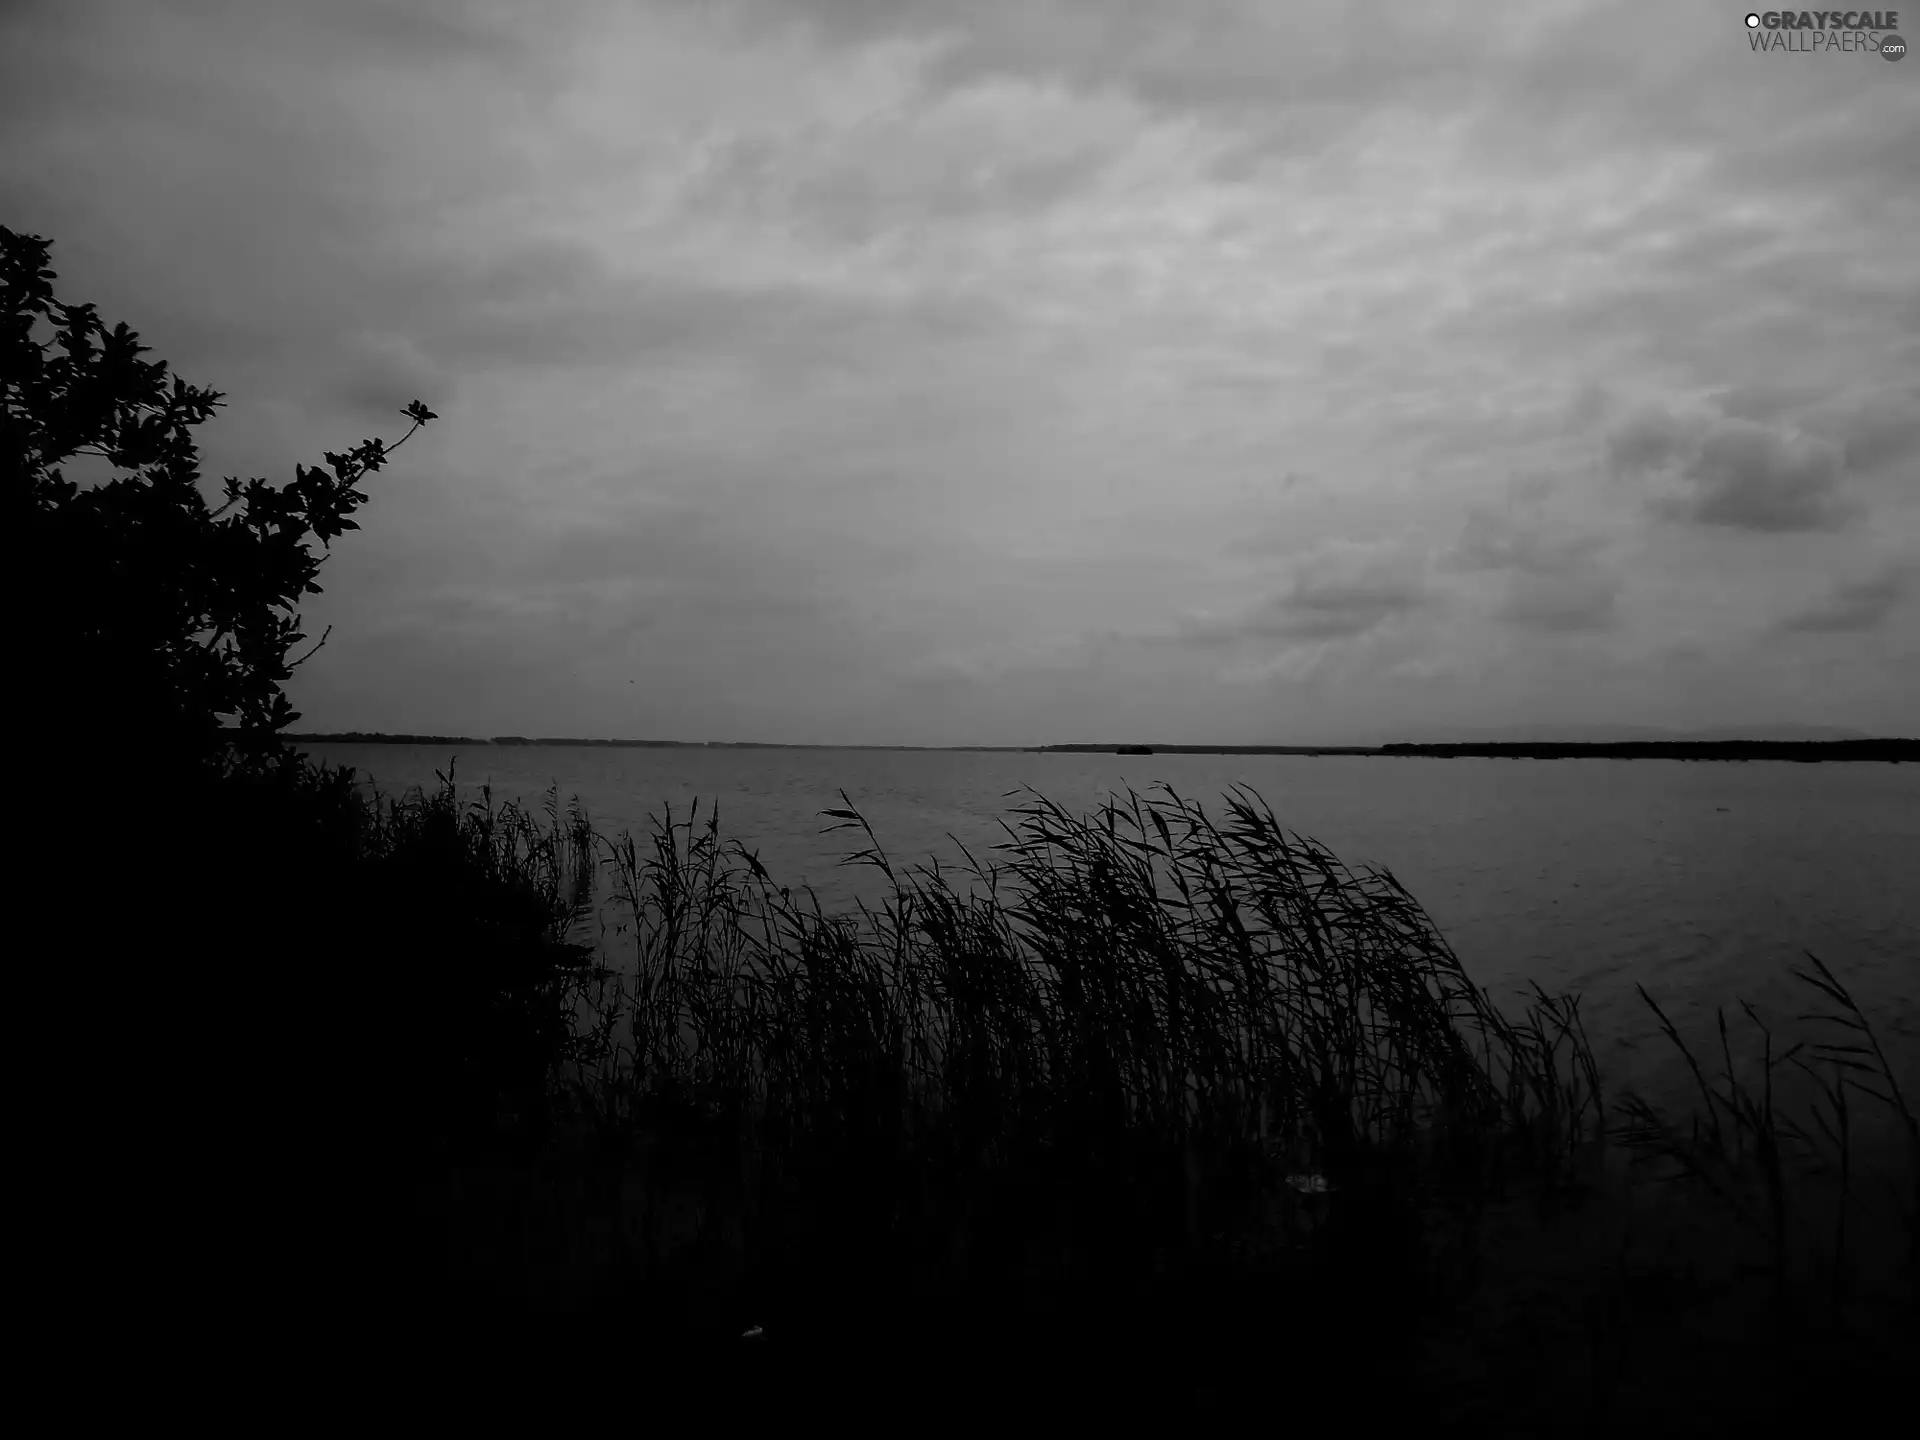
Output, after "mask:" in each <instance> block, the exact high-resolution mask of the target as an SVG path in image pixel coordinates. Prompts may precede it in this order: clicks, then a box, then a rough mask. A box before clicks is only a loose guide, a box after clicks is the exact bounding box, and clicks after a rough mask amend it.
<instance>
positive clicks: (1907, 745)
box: [1039, 740, 1920, 764]
mask: <svg viewBox="0 0 1920 1440" xmlns="http://www.w3.org/2000/svg"><path fill="white" fill-rule="evenodd" d="M1039 748H1040V749H1041V750H1042V751H1046V752H1055V753H1061V754H1079V755H1088V754H1092V755H1098V754H1113V755H1154V754H1159V755H1413V756H1430V757H1434V758H1438V759H1442V760H1451V759H1455V758H1468V757H1475V758H1481V759H1501V760H1793V761H1798V762H1800V763H1803V764H1810V763H1815V762H1818V761H1822V760H1875V761H1882V762H1886V761H1891V762H1893V763H1895V764H1898V763H1900V762H1901V761H1905V760H1914V761H1920V740H1623V741H1618V742H1615V743H1612V744H1590V745H1582V744H1572V743H1561V744H1555V743H1546V744H1528V743H1524V742H1514V741H1495V742H1490V743H1486V744H1477V745H1476V744H1458V745H1414V744H1390V745H1377V746H1366V745H1151V746H1149V745H1042V746H1040V747H1039Z"/></svg>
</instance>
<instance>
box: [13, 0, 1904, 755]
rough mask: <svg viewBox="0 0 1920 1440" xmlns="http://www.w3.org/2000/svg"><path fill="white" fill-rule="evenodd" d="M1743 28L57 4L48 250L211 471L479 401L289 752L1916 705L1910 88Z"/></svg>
mask: <svg viewBox="0 0 1920 1440" xmlns="http://www.w3.org/2000/svg"><path fill="white" fill-rule="evenodd" d="M1744 13H1745V12H1744V11H1738V10H1734V9H1728V8H1724V7H1721V6H1717V5H1706V4H1699V3H1692V0H1689V3H1687V4H1683V5H1673V6H1649V5H1645V4H1602V3H1596V4H1582V3H1559V0H1515V3H1512V4H1502V3H1491V0H1490V3H1484V4H1458V5H1455V4H1439V3H1434V4H1419V5H1410V4H1396V5H1391V6H1389V5H1385V4H1374V3H1369V4H1345V5H1336V6H1329V5H1323V4H1321V5H1307V4H1299V5H1294V4H1285V3H1275V0H1264V3H1256V0H1205V3H1202V0H1179V3H1175V0H1167V3H1165V4H1160V5H1146V4H1139V5H1124V6H1123V5H1116V4H1112V3H1107V0H1003V3H1002V0H995V3H981V4H962V3H958V0H940V3H933V0H922V3H904V0H753V3H738V4H732V5H713V4H706V3H700V4H696V3H693V0H685V3H657V4H645V3H620V4H613V3H598V4H567V3H554V4H550V5H542V6H529V5H509V4H498V5H494V4H455V3H450V0H328V3H325V4H295V3H288V0H244V3H241V0H235V3H224V0H126V3H104V0H58V3H51V0H46V3H39V4H33V3H15V4H12V5H10V6H8V7H6V8H5V9H4V10H0V141H3V142H4V143H0V223H5V224H7V225H9V226H10V227H12V228H14V229H16V230H24V231H27V232H30V233H36V234H41V235H46V236H48V237H50V238H51V239H52V240H53V241H54V242H55V243H54V251H53V257H54V268H55V269H56V270H57V271H58V272H59V276H60V279H59V282H58V285H57V291H58V293H59V295H60V298H62V299H64V300H67V301H69V302H79V301H92V302H95V303H97V304H98V305H99V306H100V309H101V314H102V316H103V318H105V319H106V320H107V321H108V323H109V324H111V323H113V322H116V321H119V320H125V321H126V322H127V323H128V324H130V325H132V326H133V327H134V328H135V329H136V330H138V331H139V332H140V333H141V335H142V337H143V339H144V340H145V341H146V342H147V343H148V344H150V345H152V346H153V347H154V354H155V356H156V357H159V358H164V359H166V360H168V361H169V362H171V364H172V365H173V367H174V369H175V370H176V371H178V372H179V373H180V374H182V375H183V376H185V377H186V378H187V379H188V380H189V381H191V382H193V383H196V384H205V385H212V386H214V387H215V388H218V389H220V390H223V391H225V392H226V393H227V395H228V408H227V410H226V411H224V412H223V413H222V415H221V418H220V419H218V420H217V421H215V422H214V423H212V424H210V425H208V426H206V427H204V428H203V429H202V431H201V432H200V433H201V437H202V444H203V451H204V454H205V456H206V462H207V463H206V469H207V473H208V475H209V480H210V488H211V486H212V485H213V484H214V483H215V482H217V479H218V477H219V476H221V475H225V474H245V475H265V476H267V477H268V478H270V479H273V480H276V481H285V480H288V479H291V478H292V473H293V465H294V463H295V462H296V461H300V462H306V463H312V462H315V461H317V460H318V459H319V457H320V453H321V451H322V450H324V449H341V448H345V447H346V446H347V445H350V444H352V443H354V442H356V441H358V440H360V439H362V438H365V437H366V436H367V435H370V434H381V435H384V436H386V437H387V438H389V439H391V438H394V437H395V436H397V435H398V434H399V433H400V431H401V430H403V429H404V422H403V421H401V420H400V419H399V417H398V415H397V414H396V413H395V412H397V411H398V410H399V408H400V407H401V406H402V405H404V404H405V403H406V402H408V401H409V400H412V399H415V398H418V399H421V400H423V401H425V402H426V403H427V404H428V405H430V406H431V407H432V408H433V409H434V410H436V411H437V412H438V413H439V414H440V416H441V419H440V420H439V421H438V422H437V423H435V424H434V425H432V426H430V427H429V428H428V429H427V430H426V431H424V432H422V433H421V434H420V435H419V436H417V437H416V438H415V439H414V440H413V441H411V442H410V443H409V445H408V446H407V448H406V449H404V450H402V451H401V452H400V454H399V455H398V456H397V457H396V459H395V461H394V463H393V465H392V466H391V467H389V468H388V469H387V470H386V471H384V472H383V473H382V474H381V475H380V476H379V477H376V482H375V483H374V484H372V485H371V486H370V487H369V488H370V491H371V493H372V496H373V499H372V502H371V504H370V506H369V507H368V508H367V510H366V512H365V513H364V514H363V515H362V517H361V519H362V523H363V526H364V528H363V530H362V531H361V532H359V533H358V534H355V535H351V536H349V537H347V540H346V542H345V543H343V544H341V545H340V546H338V547H337V548H336V551H335V558H334V559H332V560H330V561H329V562H328V565H327V567H326V569H325V571H324V573H323V576H322V580H323V583H324V584H325V585H326V587H327V589H326V593H325V594H324V595H322V596H319V597H315V599H314V600H313V602H312V604H311V606H310V608H309V610H308V612H307V619H308V622H309V626H308V628H309V629H310V630H312V631H313V632H314V633H318V630H319V628H320V627H322V626H324V625H326V624H329V623H331V624H332V625H333V626H334V630H333V636H332V639H331V640H330V641H329V643H328V645H327V648H326V649H325V650H324V651H323V652H321V654H320V656H319V657H318V658H316V659H315V661H314V662H313V663H312V664H310V665H308V666H306V667H305V668H304V669H303V670H302V671H301V672H300V674H299V676H298V678H297V681H296V683H295V685H294V687H293V692H294V698H295V701H296V704H297V705H298V707H299V708H301V709H302V710H303V711H304V712H305V715H304V718H303V720H302V722H301V725H300V727H299V728H302V729H346V728H359V729H385V730H410V731H433V732H452V733H462V734H479V735H487V734H495V733H508V732H512V733H523V734H596V735H626V736H659V737H671V738H682V739H721V740H732V739H758V740H791V741H801V742H809V741H827V742H831V741H846V742H881V743H888V742H898V743H909V744H943V743H983V744H1025V743H1044V742H1048V741H1055V740H1072V739H1109V738H1131V737H1135V736H1140V737H1150V738H1156V739H1161V740H1165V741H1168V742H1177V741H1189V742H1195V743H1204V742H1221V743H1235V742H1238V743H1259V742H1276V743H1281V742H1286V741H1289V740H1301V741H1318V740H1337V739H1341V738H1361V737H1371V736H1378V735H1383V734H1386V735H1392V734H1406V735H1410V736H1417V732H1418V731H1419V730H1420V728H1421V727H1422V726H1429V725H1430V726H1442V725H1444V726H1459V725H1471V724H1485V725H1489V726H1494V725H1502V726H1504V725H1511V724H1516V723H1523V722H1525V723H1531V722H1538V723H1543V724H1568V723H1576V722H1586V721H1592V722H1595V723H1609V724H1649V725H1676V726H1725V725H1738V724H1742V723H1762V724H1764V723H1772V722H1780V721H1797V722H1802V723H1810V724H1831V725H1844V726H1851V727H1855V728H1858V729H1862V730H1867V731H1870V732H1874V733H1895V734H1913V733H1915V732H1916V731H1917V730H1920V581H1916V575H1920V569H1916V566H1917V565H1920V279H1916V274H1917V272H1916V267H1915V265H1914V262H1913V258H1912V257H1913V252H1914V244H1913V237H1914V236H1915V235H1920V198H1917V197H1920V191H1917V189H1916V185H1915V181H1916V179H1920V158H1916V157H1920V62H1911V61H1909V62H1906V63H1901V64H1889V63H1887V62H1885V61H1884V60H1882V59H1881V58H1880V57H1879V56H1877V55H1874V54H1871V53H1867V52H1862V53H1855V54H1779V53H1774V54H1755V53H1753V52H1752V51H1751V50H1750V48H1749V45H1748V39H1747V31H1746V29H1745V26H1744V25H1743V23H1742V19H1741V17H1742V15H1743V14H1744ZM1910 28H1920V16H1916V18H1915V20H1914V21H1913V22H1912V25H1911V27H1910Z"/></svg>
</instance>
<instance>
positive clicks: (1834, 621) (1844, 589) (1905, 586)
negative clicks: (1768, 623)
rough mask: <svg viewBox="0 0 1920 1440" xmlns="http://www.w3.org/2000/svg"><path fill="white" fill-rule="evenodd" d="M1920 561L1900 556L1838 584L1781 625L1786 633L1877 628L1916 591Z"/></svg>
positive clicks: (1839, 631) (1801, 633) (1856, 630)
mask: <svg viewBox="0 0 1920 1440" xmlns="http://www.w3.org/2000/svg"><path fill="white" fill-rule="evenodd" d="M1917 576H1920V561H1916V560H1912V559H1897V560H1892V561H1889V562H1887V563H1886V564H1885V565H1883V566H1882V567H1881V568H1880V570H1879V571H1878V572H1877V573H1876V574H1872V575H1868V576H1866V577H1864V578H1862V579H1859V580H1848V581H1845V582H1843V583H1841V584H1839V585H1836V586H1835V587H1834V588H1833V590H1832V591H1831V593H1829V594H1828V596H1827V597H1826V598H1825V599H1824V600H1821V601H1820V602H1819V603H1818V604H1815V605H1811V606H1809V607H1808V608H1806V609H1804V610H1801V611H1798V612H1796V613H1795V614H1792V615H1789V616H1788V617H1787V618H1786V619H1784V620H1782V621H1781V622H1780V624H1779V626H1778V627H1777V628H1778V629H1779V630H1780V631H1782V632H1783V633H1786V634H1799V635H1833V634H1845V633H1850V632H1858V631H1865V630H1875V629H1878V628H1879V627H1880V626H1881V625H1883V624H1885V623H1886V620H1887V618H1888V617H1889V616H1890V615H1892V614H1893V612H1894V610H1895V609H1896V608H1897V607H1898V606H1899V605H1900V603H1901V602H1902V601H1903V600H1905V599H1906V598H1907V596H1908V595H1910V594H1912V593H1913V589H1914V581H1915V578H1916V577H1917Z"/></svg>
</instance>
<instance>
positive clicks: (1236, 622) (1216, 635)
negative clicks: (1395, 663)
mask: <svg viewBox="0 0 1920 1440" xmlns="http://www.w3.org/2000/svg"><path fill="white" fill-rule="evenodd" d="M1423 570H1424V561H1423V560H1422V559H1420V558H1417V557H1415V556H1413V555H1411V554H1409V553H1408V552H1407V551H1406V550H1404V549H1403V548H1401V547H1398V546H1385V545H1377V544H1355V543H1352V542H1344V541H1336V542H1330V543H1328V544H1325V545H1323V546H1321V547H1320V548H1319V549H1317V550H1316V551H1314V552H1313V553H1311V554H1309V555H1308V556H1306V557H1305V558H1304V559H1302V560H1300V561H1299V562H1297V563H1296V565H1295V567H1294V574H1293V578H1292V581H1291V582H1290V583H1289V584H1288V585H1287V586H1286V587H1285V588H1284V589H1282V590H1280V591H1278V592H1277V593H1275V594H1273V595H1270V596H1267V597H1265V598H1264V599H1262V600H1260V601H1258V602H1256V603H1255V604H1253V605H1251V606H1249V607H1247V608H1245V609H1243V610H1242V611H1240V612H1239V613H1238V614H1235V615H1232V616H1229V617H1226V618H1220V619H1215V618H1211V617H1192V618H1189V619H1188V620H1186V621H1184V622H1183V623H1182V624H1181V625H1180V626H1179V627H1178V634H1179V635H1180V636H1181V637H1182V638H1184V639H1187V640H1191V641H1195V642H1198V643H1200V644H1205V645H1227V644H1234V643H1237V642H1239V641H1242V640H1281V641H1289V642H1298V643H1306V642H1312V641H1327V640H1351V639H1354V638H1355V637H1357V636H1361V635H1364V634H1366V633H1368V632H1369V631H1371V630H1374V629H1376V628H1377V627H1379V626H1382V625H1384V624H1386V623H1387V622H1388V621H1390V620H1393V619H1396V618H1398V617H1400V616H1403V615H1407V614H1409V613H1411V612H1414V611H1417V610H1419V609H1421V608H1422V607H1424V606H1426V605H1428V604H1430V603H1432V601H1433V598H1434V597H1433V595H1432V592H1431V591H1430V589H1429V588H1428V585H1427V583H1426V580H1425V577H1424V574H1423V573H1422V571H1423Z"/></svg>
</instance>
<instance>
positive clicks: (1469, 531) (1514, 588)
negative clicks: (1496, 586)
mask: <svg viewBox="0 0 1920 1440" xmlns="http://www.w3.org/2000/svg"><path fill="white" fill-rule="evenodd" d="M1602 545H1603V541H1602V540H1601V539H1600V538H1599V537H1597V536H1593V535H1560V536H1553V535H1549V534H1548V533H1547V532H1546V531H1545V530H1543V529H1542V528H1541V527H1540V526H1539V525H1538V524H1519V523H1516V522H1515V521H1513V520H1511V519H1509V518H1507V517H1504V516H1501V515H1498V514H1496V513H1494V512H1493V511H1491V510H1487V509H1483V508H1476V509H1474V510H1472V511H1470V512H1469V513H1468V517H1467V521H1466V524H1465V525H1464V526H1463V527H1462V530H1461V534H1460V538H1459V540H1458V541H1457V542H1455V545H1454V547H1453V549H1452V550H1451V551H1450V552H1449V554H1448V556H1447V560H1448V562H1449V563H1450V564H1451V565H1452V566H1454V567H1457V568H1459V569H1462V570H1467V571H1483V572H1492V573H1495V574H1499V575H1501V576H1503V577H1504V578H1503V583H1504V595H1503V598H1502V600H1501V603H1500V604H1499V606H1498V607H1497V608H1496V609H1495V611H1494V613H1495V615H1496V616H1497V617H1498V618H1500V619H1502V620H1505V621H1508V622H1509V623H1511V624H1515V625H1520V626H1523V627H1526V628H1528V629H1534V630H1543V631H1548V632H1553V633H1559V634H1571V633H1577V632H1583V631H1595V630H1605V629H1608V628H1610V627H1611V626H1612V625H1613V624H1614V622H1615V620H1616V619H1617V615H1618V605H1619V595H1620V578H1619V576H1618V575H1617V574H1615V573H1614V572H1613V571H1611V570H1609V569H1608V568H1607V567H1606V566H1605V564H1604V563H1603V562H1602V560H1601V558H1600V551H1601V549H1602Z"/></svg>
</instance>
